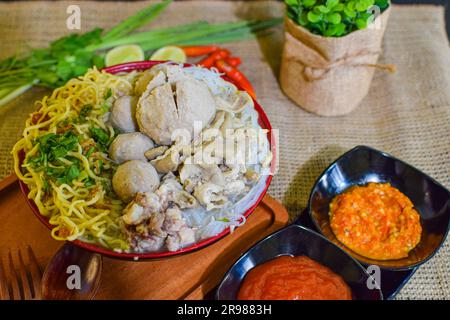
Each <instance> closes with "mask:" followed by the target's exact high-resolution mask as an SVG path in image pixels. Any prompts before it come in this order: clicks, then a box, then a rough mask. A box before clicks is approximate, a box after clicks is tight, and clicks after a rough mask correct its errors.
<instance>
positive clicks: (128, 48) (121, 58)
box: [105, 44, 144, 67]
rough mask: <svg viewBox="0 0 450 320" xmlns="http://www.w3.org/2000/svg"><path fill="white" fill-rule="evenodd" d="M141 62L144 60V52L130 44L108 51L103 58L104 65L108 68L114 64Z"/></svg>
mask: <svg viewBox="0 0 450 320" xmlns="http://www.w3.org/2000/svg"><path fill="white" fill-rule="evenodd" d="M142 60H144V51H142V49H141V47H139V46H138V45H135V44H131V45H124V46H118V47H115V48H114V49H111V50H109V51H108V53H107V54H106V57H105V65H106V66H107V67H109V66H113V65H115V64H120V63H126V62H132V61H142Z"/></svg>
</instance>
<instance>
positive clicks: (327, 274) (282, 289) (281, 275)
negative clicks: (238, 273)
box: [237, 256, 352, 300]
mask: <svg viewBox="0 0 450 320" xmlns="http://www.w3.org/2000/svg"><path fill="white" fill-rule="evenodd" d="M237 298H238V299H239V300H351V299H352V293H351V290H350V288H349V286H348V285H347V284H346V283H345V281H344V280H343V279H342V278H341V277H340V276H339V275H337V274H335V273H334V272H333V271H331V270H330V269H328V268H327V267H325V266H323V265H321V264H320V263H317V262H316V261H314V260H312V259H310V258H308V257H306V256H299V257H290V256H282V257H278V258H275V259H273V260H270V261H268V262H265V263H263V264H261V265H258V266H256V267H254V268H253V269H251V270H250V271H249V272H248V273H247V275H246V276H245V278H244V281H243V283H242V285H241V288H240V289H239V293H238V296H237Z"/></svg>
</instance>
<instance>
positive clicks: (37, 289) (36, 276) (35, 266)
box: [27, 246, 42, 299]
mask: <svg viewBox="0 0 450 320" xmlns="http://www.w3.org/2000/svg"><path fill="white" fill-rule="evenodd" d="M27 253H28V261H29V264H30V276H31V282H32V283H33V291H34V298H35V299H41V298H42V287H41V279H42V272H41V268H40V267H39V263H38V262H37V259H36V256H35V255H34V252H33V249H31V247H30V246H27Z"/></svg>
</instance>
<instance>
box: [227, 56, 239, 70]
mask: <svg viewBox="0 0 450 320" xmlns="http://www.w3.org/2000/svg"><path fill="white" fill-rule="evenodd" d="M225 61H226V62H227V63H228V64H229V65H230V66H232V67H235V68H236V67H237V66H239V65H240V64H241V63H242V60H241V58H239V57H228V58H226V59H225Z"/></svg>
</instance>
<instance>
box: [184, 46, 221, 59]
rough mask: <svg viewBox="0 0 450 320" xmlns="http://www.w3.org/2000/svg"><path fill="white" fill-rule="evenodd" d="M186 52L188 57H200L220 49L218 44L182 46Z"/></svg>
mask: <svg viewBox="0 0 450 320" xmlns="http://www.w3.org/2000/svg"><path fill="white" fill-rule="evenodd" d="M181 49H183V51H184V53H185V54H186V55H187V56H188V57H199V56H204V55H206V54H210V53H213V52H214V51H217V50H219V47H217V46H193V47H181Z"/></svg>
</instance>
